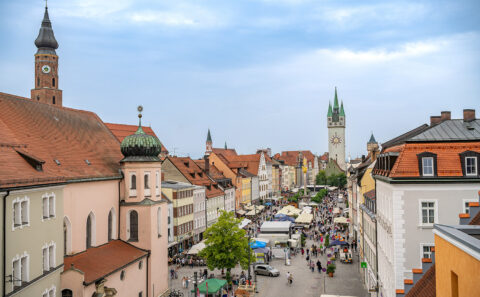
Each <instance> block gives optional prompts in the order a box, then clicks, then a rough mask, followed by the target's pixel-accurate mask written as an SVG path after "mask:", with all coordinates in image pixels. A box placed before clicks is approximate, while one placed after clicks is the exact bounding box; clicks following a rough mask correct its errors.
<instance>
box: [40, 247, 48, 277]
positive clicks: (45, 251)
mask: <svg viewBox="0 0 480 297" xmlns="http://www.w3.org/2000/svg"><path fill="white" fill-rule="evenodd" d="M42 256H43V272H45V271H48V270H49V269H50V268H49V267H48V265H49V262H48V247H44V248H43V249H42Z"/></svg>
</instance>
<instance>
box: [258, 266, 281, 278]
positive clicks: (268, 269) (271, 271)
mask: <svg viewBox="0 0 480 297" xmlns="http://www.w3.org/2000/svg"><path fill="white" fill-rule="evenodd" d="M255 274H263V275H268V276H279V275H280V271H278V269H276V268H273V267H272V266H270V265H267V264H257V265H255Z"/></svg>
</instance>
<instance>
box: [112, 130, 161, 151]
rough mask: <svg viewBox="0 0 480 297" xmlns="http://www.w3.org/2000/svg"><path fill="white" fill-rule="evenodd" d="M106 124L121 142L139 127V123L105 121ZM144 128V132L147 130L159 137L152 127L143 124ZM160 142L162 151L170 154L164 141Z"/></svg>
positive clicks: (148, 132)
mask: <svg viewBox="0 0 480 297" xmlns="http://www.w3.org/2000/svg"><path fill="white" fill-rule="evenodd" d="M105 126H107V128H108V129H110V131H111V132H112V134H113V135H114V136H115V137H116V138H117V139H118V142H120V143H121V142H122V141H123V139H124V138H125V137H127V136H129V135H132V134H133V133H135V132H136V131H137V129H138V125H124V124H113V123H105ZM142 129H143V132H145V133H146V134H148V135H151V136H155V137H157V135H156V134H155V132H154V131H153V129H152V128H151V127H145V126H142ZM157 138H158V137H157ZM160 144H161V145H162V151H161V153H162V154H164V155H168V150H167V149H166V148H165V146H164V145H163V143H162V142H160Z"/></svg>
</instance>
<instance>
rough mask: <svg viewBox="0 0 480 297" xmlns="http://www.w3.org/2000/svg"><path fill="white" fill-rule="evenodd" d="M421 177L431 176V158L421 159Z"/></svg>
mask: <svg viewBox="0 0 480 297" xmlns="http://www.w3.org/2000/svg"><path fill="white" fill-rule="evenodd" d="M422 175H423V176H433V157H423V158H422Z"/></svg>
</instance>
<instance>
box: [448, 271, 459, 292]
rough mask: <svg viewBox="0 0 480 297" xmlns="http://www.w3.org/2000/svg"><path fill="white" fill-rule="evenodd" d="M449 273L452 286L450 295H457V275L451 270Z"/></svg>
mask: <svg viewBox="0 0 480 297" xmlns="http://www.w3.org/2000/svg"><path fill="white" fill-rule="evenodd" d="M450 273H451V277H450V278H451V285H450V286H451V288H452V294H451V296H452V297H458V296H459V295H458V275H457V274H456V273H455V272H453V271H450Z"/></svg>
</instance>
